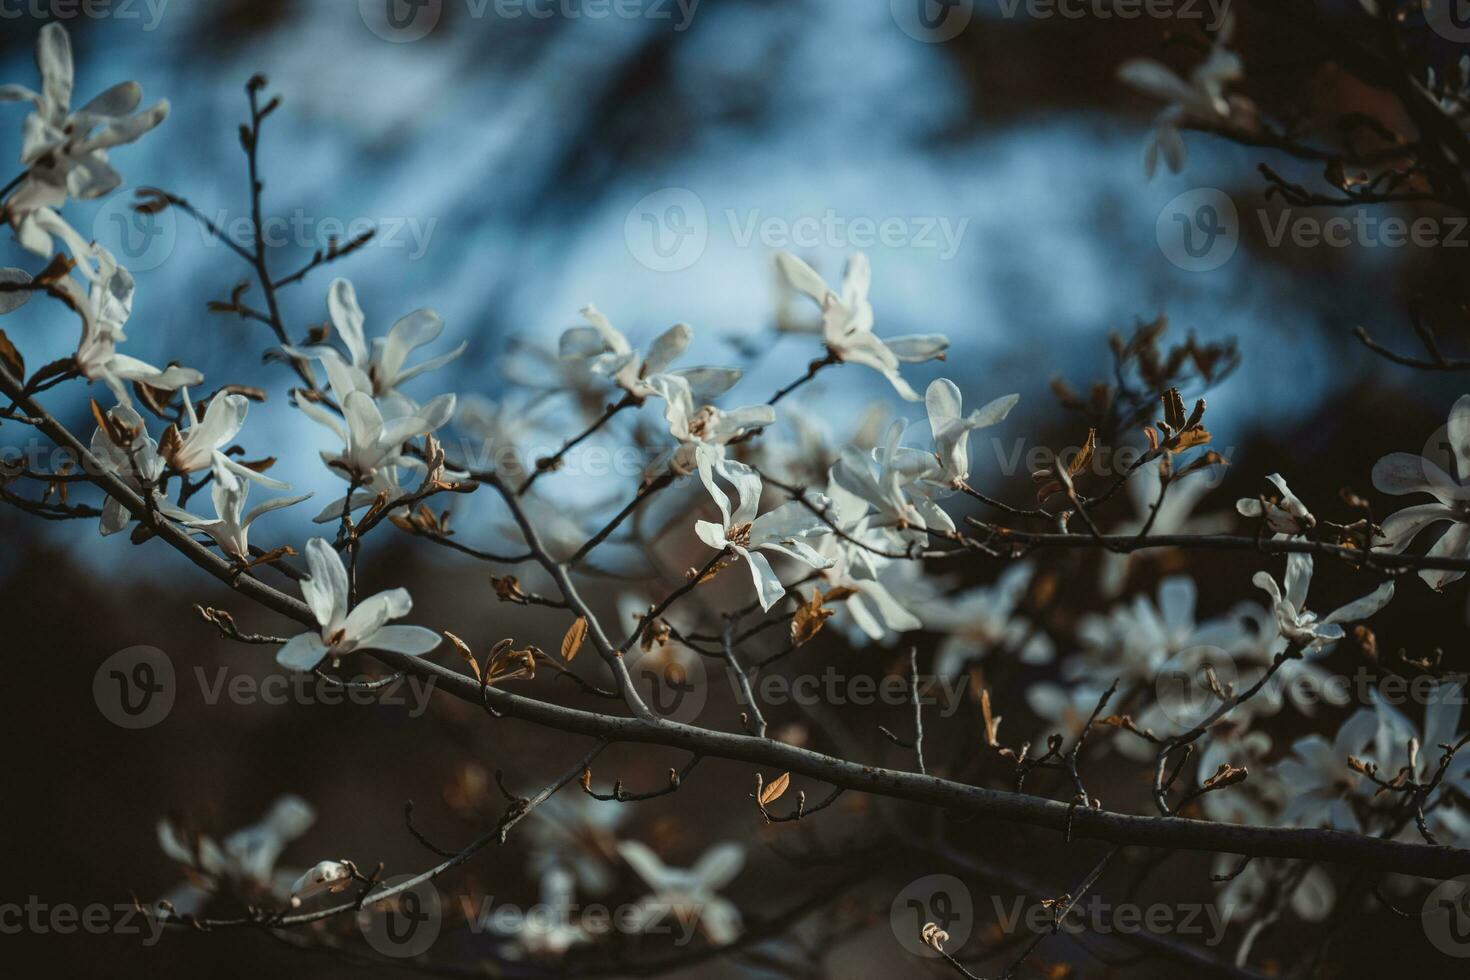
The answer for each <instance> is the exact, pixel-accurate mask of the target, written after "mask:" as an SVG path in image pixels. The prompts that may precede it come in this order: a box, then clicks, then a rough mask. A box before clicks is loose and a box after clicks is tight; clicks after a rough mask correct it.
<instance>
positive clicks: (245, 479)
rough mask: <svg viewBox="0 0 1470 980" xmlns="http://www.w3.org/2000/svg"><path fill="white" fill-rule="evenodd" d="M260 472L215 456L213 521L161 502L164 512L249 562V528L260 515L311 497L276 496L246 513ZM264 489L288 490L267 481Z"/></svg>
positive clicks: (279, 484)
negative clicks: (246, 501) (251, 487)
mask: <svg viewBox="0 0 1470 980" xmlns="http://www.w3.org/2000/svg"><path fill="white" fill-rule="evenodd" d="M262 479H263V478H262V477H261V475H260V474H259V473H256V472H255V471H254V470H252V469H250V468H249V467H246V466H241V465H240V464H239V463H237V462H235V461H234V460H232V459H230V458H229V457H228V456H226V455H225V454H223V453H218V452H217V453H215V454H214V470H213V474H212V476H211V480H212V481H213V482H212V485H211V487H210V496H211V498H212V499H213V501H214V513H215V516H214V518H212V519H211V518H207V517H196V516H194V515H193V514H190V513H188V512H187V511H184V510H182V509H181V508H179V507H175V506H173V505H172V504H167V503H162V504H161V505H160V506H161V508H162V510H163V512H164V513H165V514H166V515H168V516H169V517H170V518H172V519H173V520H175V521H178V522H179V523H180V524H183V525H185V526H186V527H190V528H193V529H194V530H196V531H203V532H204V533H205V534H207V535H209V536H210V537H211V538H213V539H214V540H215V542H216V543H217V544H218V545H219V546H220V550H222V551H223V552H224V553H225V554H226V555H228V556H229V557H231V558H234V559H235V560H237V561H242V562H244V561H249V560H250V525H251V524H254V523H255V521H256V519H257V518H259V517H261V516H262V515H263V514H268V513H270V512H271V511H273V510H280V509H281V508H282V507H290V506H291V505H292V504H299V503H301V502H302V501H303V500H306V499H308V498H310V497H311V494H309V493H308V494H303V495H301V496H299V497H276V498H274V499H273V500H267V501H265V502H264V503H262V504H260V505H258V506H256V507H255V508H253V509H252V510H251V511H250V512H249V513H248V514H247V513H245V500H246V498H247V497H248V496H249V495H250V484H251V483H259V482H262ZM266 485H267V486H271V487H274V488H275V489H278V490H289V489H290V487H288V486H287V485H286V484H284V483H280V482H278V481H276V480H270V481H268V482H267V483H266Z"/></svg>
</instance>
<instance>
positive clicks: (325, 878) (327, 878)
mask: <svg viewBox="0 0 1470 980" xmlns="http://www.w3.org/2000/svg"><path fill="white" fill-rule="evenodd" d="M350 884H352V869H351V868H349V867H348V866H347V865H345V864H343V863H342V862H341V861H321V862H319V863H318V864H316V865H314V866H312V867H311V868H309V869H308V870H307V871H306V873H304V874H303V875H302V876H301V877H299V878H297V879H296V880H295V881H294V882H292V883H291V907H292V908H295V907H297V906H299V905H300V904H301V903H302V902H305V901H306V900H307V899H309V898H314V897H316V896H317V895H324V894H330V895H335V894H336V893H337V892H340V891H342V890H343V889H345V888H346V887H347V886H348V885H350Z"/></svg>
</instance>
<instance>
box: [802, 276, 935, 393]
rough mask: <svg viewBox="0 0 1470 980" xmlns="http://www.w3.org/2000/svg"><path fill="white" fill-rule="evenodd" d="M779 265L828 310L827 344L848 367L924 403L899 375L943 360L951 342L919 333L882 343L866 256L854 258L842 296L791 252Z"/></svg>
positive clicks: (824, 316)
mask: <svg viewBox="0 0 1470 980" xmlns="http://www.w3.org/2000/svg"><path fill="white" fill-rule="evenodd" d="M776 262H777V264H778V265H779V266H780V268H781V271H782V273H784V274H785V276H786V278H787V280H788V281H789V282H790V283H791V285H792V286H793V287H794V288H796V289H797V290H798V291H800V292H803V293H805V294H806V295H808V296H810V297H811V298H812V299H813V300H815V301H816V302H817V305H818V306H820V307H821V308H822V341H823V343H825V344H826V345H827V350H828V352H829V353H830V354H831V355H832V356H833V357H836V358H837V359H838V360H840V361H842V362H844V363H849V364H863V365H866V366H867V367H870V368H872V369H873V370H875V371H877V372H878V373H879V374H881V375H883V376H884V377H885V378H887V379H888V381H889V383H890V384H892V385H893V388H894V390H895V391H897V392H898V393H899V395H900V396H902V397H903V398H905V399H907V400H908V401H911V402H916V401H918V400H919V394H918V392H916V391H914V389H913V388H912V387H910V386H909V383H908V382H907V381H905V380H904V379H903V377H902V376H901V375H900V374H899V373H898V366H899V363H900V362H903V361H907V362H910V363H918V362H922V361H932V360H934V359H935V358H939V357H942V356H943V355H944V352H945V351H946V350H947V349H948V348H949V338H947V337H945V336H944V335H942V334H915V335H911V336H904V337H890V338H888V339H887V340H886V341H885V340H880V339H879V338H878V336H877V334H875V333H873V306H872V304H871V303H869V302H868V288H869V286H870V285H871V284H872V269H871V268H870V266H869V265H868V258H867V256H866V255H864V254H863V253H861V252H857V253H854V254H853V256H852V258H851V259H849V260H848V263H847V273H846V275H845V276H844V277H843V280H842V292H841V293H840V294H839V293H837V292H836V291H834V290H833V289H832V287H830V286H828V285H827V283H826V281H825V280H823V279H822V277H821V276H819V275H817V273H816V271H815V270H813V269H812V267H811V266H809V265H807V264H806V263H805V262H803V261H802V260H801V259H799V258H797V257H796V256H794V255H792V254H791V253H789V252H781V253H779V254H777V256H776Z"/></svg>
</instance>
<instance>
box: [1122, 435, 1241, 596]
mask: <svg viewBox="0 0 1470 980" xmlns="http://www.w3.org/2000/svg"><path fill="white" fill-rule="evenodd" d="M1161 479H1162V478H1161V477H1160V475H1159V463H1158V462H1152V463H1146V464H1144V465H1143V466H1140V467H1139V468H1138V470H1137V471H1136V472H1135V473H1134V474H1133V475H1132V476H1130V477H1129V478H1128V482H1127V483H1126V484H1125V485H1124V490H1126V491H1127V493H1128V499H1129V501H1130V502H1131V503H1132V504H1133V512H1134V515H1135V516H1134V517H1131V518H1128V519H1127V520H1124V521H1119V522H1118V523H1117V524H1115V525H1114V526H1113V528H1112V533H1114V534H1122V535H1130V534H1138V533H1139V532H1140V531H1142V530H1143V529H1144V528H1145V527H1148V529H1149V534H1151V535H1164V534H1218V533H1220V532H1222V531H1227V530H1229V529H1230V526H1231V523H1232V521H1231V518H1230V516H1229V515H1228V514H1223V513H1222V514H1203V515H1197V514H1195V513H1194V510H1195V508H1196V507H1198V506H1199V503H1200V501H1201V500H1203V499H1204V497H1205V495H1206V494H1208V493H1209V492H1210V490H1211V489H1212V484H1211V482H1210V480H1209V479H1208V477H1207V475H1206V474H1203V473H1199V474H1190V475H1189V476H1185V477H1179V478H1176V479H1174V480H1173V481H1172V482H1171V483H1170V484H1169V491H1168V493H1166V494H1164V502H1163V503H1162V504H1159V507H1158V515H1157V516H1155V517H1154V518H1153V523H1152V524H1150V523H1149V517H1150V515H1151V514H1153V511H1154V505H1155V504H1158V503H1159V484H1160V482H1161ZM1160 550H1161V549H1154V550H1153V551H1152V552H1151V554H1154V555H1158V554H1159V553H1160ZM1137 555H1138V553H1137V552H1130V553H1128V554H1123V555H1120V554H1118V553H1117V552H1113V551H1104V552H1103V553H1102V560H1101V562H1102V563H1101V566H1100V568H1099V578H1100V582H1099V587H1100V588H1101V590H1102V594H1103V595H1104V596H1105V597H1106V598H1109V599H1113V598H1117V597H1118V596H1119V595H1121V594H1122V592H1123V588H1124V586H1126V585H1127V584H1128V574H1129V571H1130V569H1132V567H1133V564H1134V562H1135V561H1137V560H1138V557H1137Z"/></svg>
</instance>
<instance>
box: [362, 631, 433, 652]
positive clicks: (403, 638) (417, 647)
mask: <svg viewBox="0 0 1470 980" xmlns="http://www.w3.org/2000/svg"><path fill="white" fill-rule="evenodd" d="M442 639H443V637H441V636H440V635H439V634H438V633H435V632H434V631H433V630H431V629H428V628H426V627H423V626H384V627H382V628H381V629H379V630H378V631H377V632H376V633H374V634H373V635H372V636H370V637H368V638H367V639H365V640H363V641H362V642H361V643H359V644H358V646H359V647H360V648H364V649H368V650H388V651H390V652H392V653H401V654H403V655H404V656H406V657H420V656H423V655H424V654H426V653H428V652H429V651H431V650H433V649H434V648H435V647H437V646H438V645H439V643H440V641H441V640H442Z"/></svg>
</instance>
